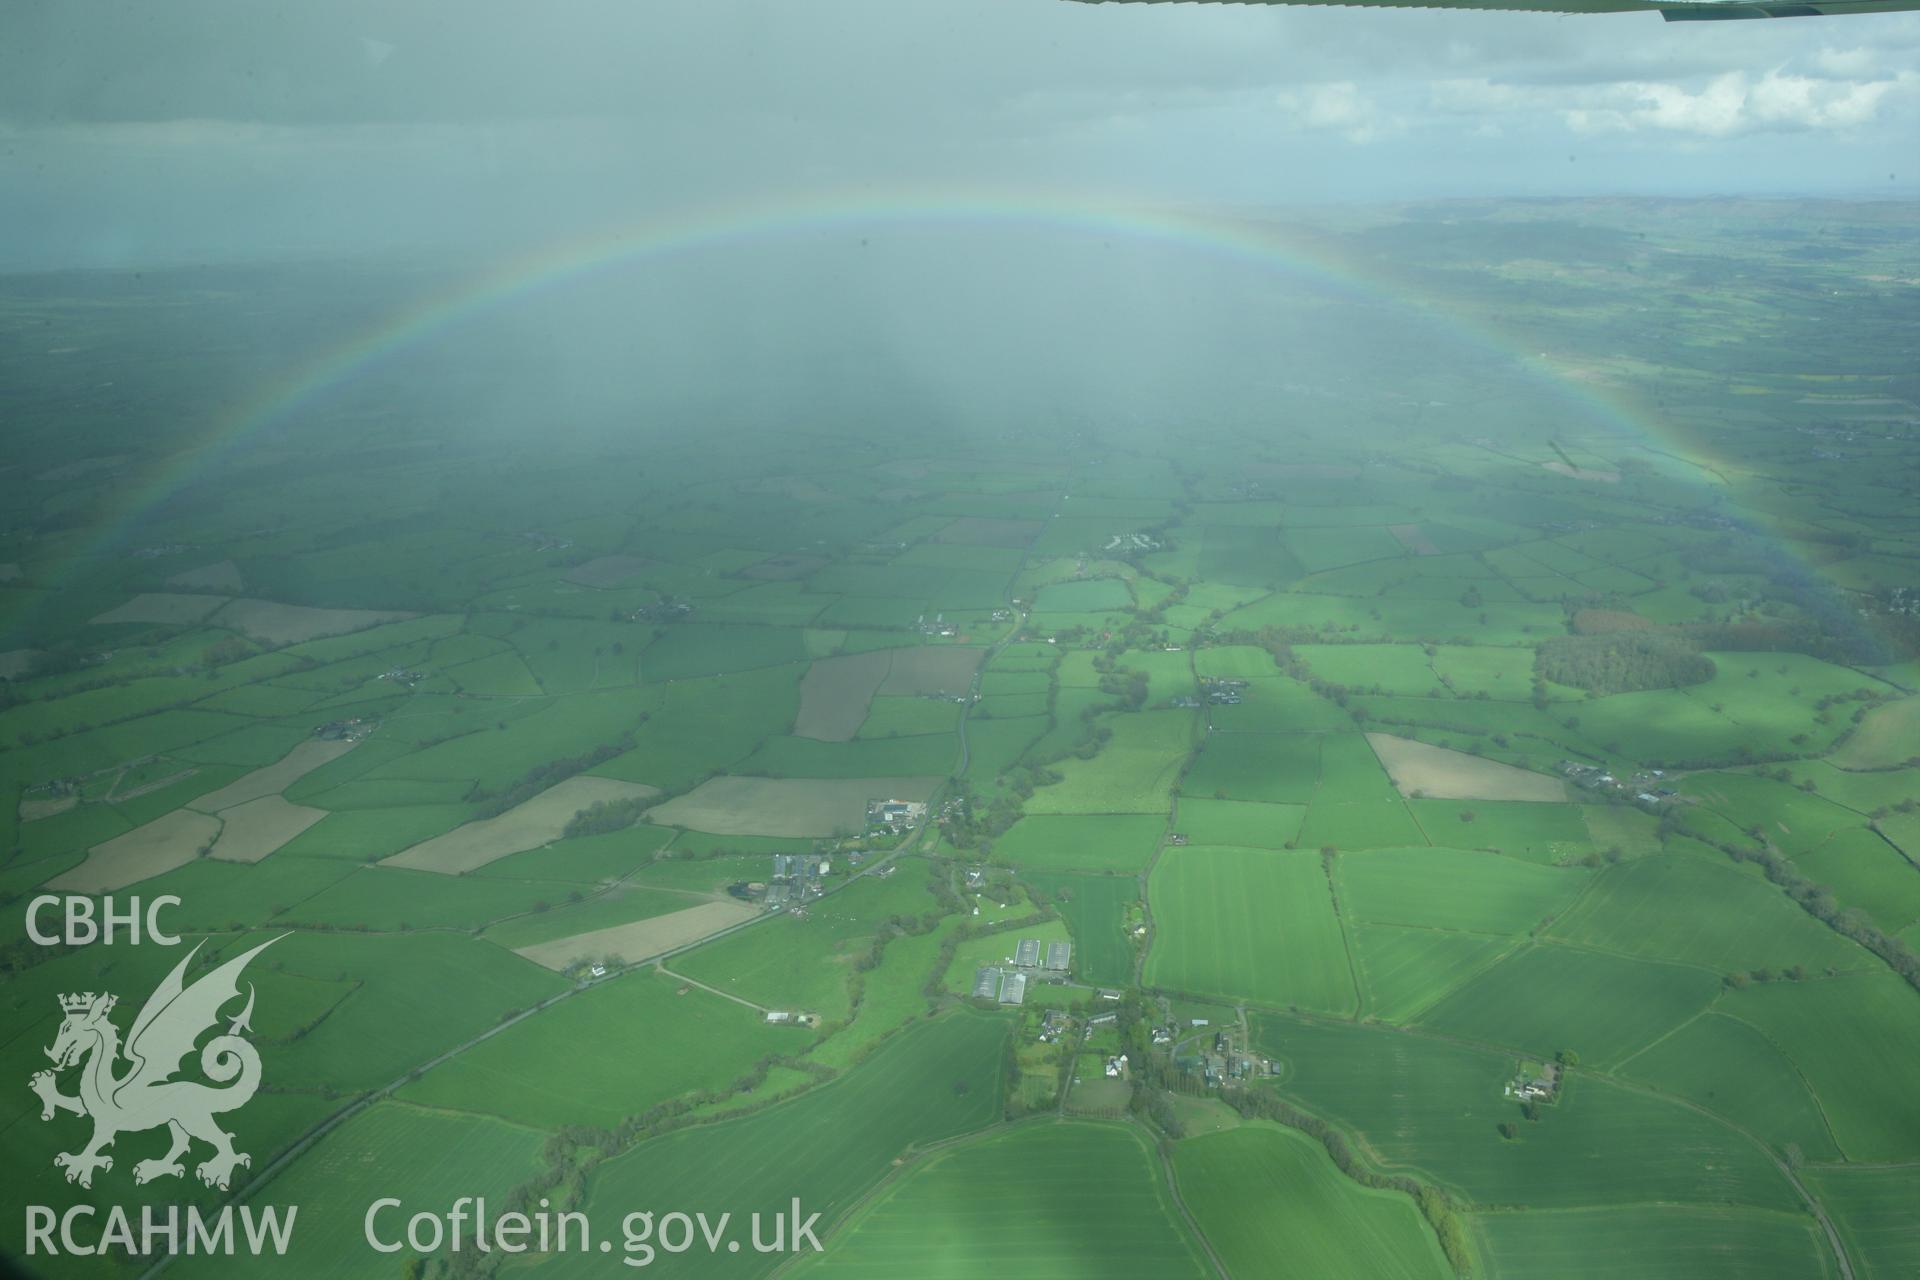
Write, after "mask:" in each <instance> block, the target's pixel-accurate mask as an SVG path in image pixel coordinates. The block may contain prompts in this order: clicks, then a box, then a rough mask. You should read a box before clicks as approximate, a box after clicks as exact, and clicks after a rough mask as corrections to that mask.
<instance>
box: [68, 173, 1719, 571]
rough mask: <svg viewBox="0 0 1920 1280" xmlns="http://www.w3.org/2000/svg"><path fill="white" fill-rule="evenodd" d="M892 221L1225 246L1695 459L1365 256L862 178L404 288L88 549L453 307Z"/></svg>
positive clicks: (211, 434)
mask: <svg viewBox="0 0 1920 1280" xmlns="http://www.w3.org/2000/svg"><path fill="white" fill-rule="evenodd" d="M903 224H904V225H918V226H942V225H950V226H956V227H964V228H977V227H983V226H984V227H992V226H1007V227H1014V228H1037V229H1053V230H1065V231H1070V232H1075V233H1081V234H1086V235H1095V236H1111V237H1116V238H1124V239H1127V240H1129V241H1132V242H1135V243H1145V244H1149V245H1159V246H1164V247H1169V248H1173V249H1177V250H1181V251H1186V252H1192V253H1196V254H1203V255H1210V256H1215V257H1224V258H1228V259H1232V260H1236V261H1239V262H1242V263H1246V264H1249V265H1252V266H1255V267H1258V268H1261V269H1264V270H1267V271H1271V272H1276V273H1280V274H1284V275H1288V276H1291V277H1293V278H1295V279H1299V280H1302V281H1304V282H1308V283H1311V284H1314V285H1317V286H1320V287H1322V288H1325V289H1328V290H1332V291H1335V292H1337V293H1341V294H1344V295H1346V296H1349V297H1357V298H1362V299H1366V300H1369V301H1377V302H1384V303H1386V304H1388V305H1391V306H1394V307H1396V308H1399V309H1401V310H1402V311H1404V312H1407V313H1409V314H1412V315H1416V316H1421V317H1424V318H1426V319H1428V320H1430V321H1432V322H1434V323H1435V324H1436V325H1438V326H1439V327H1441V328H1443V329H1444V330H1445V331H1447V332H1449V333H1450V334H1452V335H1455V336H1456V337H1458V338H1461V339H1463V340H1465V341H1467V342H1468V343H1470V344H1473V345H1478V346H1481V347H1483V348H1486V349H1488V350H1490V351H1492V352H1494V353H1495V354H1497V355H1499V356H1501V357H1503V358H1505V359H1507V360H1509V361H1511V362H1513V364H1514V366H1515V367H1518V368H1520V369H1522V370H1524V371H1525V372H1526V373H1527V374H1528V375H1529V376H1530V377H1531V378H1532V379H1533V380H1534V381H1535V382H1536V383H1538V384H1539V385H1541V386H1542V387H1543V388H1545V389H1547V390H1548V391H1550V392H1551V393H1553V394H1554V395H1556V396H1557V397H1559V398H1560V399H1561V400H1562V401H1564V402H1568V403H1570V404H1571V405H1572V406H1573V407H1574V408H1575V409H1577V410H1578V411H1579V413H1580V415H1581V417H1582V418H1584V419H1585V420H1587V421H1588V422H1590V423H1592V424H1593V425H1595V426H1600V427H1604V428H1605V429H1607V430H1608V431H1610V432H1612V433H1614V434H1623V435H1625V436H1627V437H1628V438H1630V439H1632V440H1634V441H1636V442H1638V443H1645V444H1649V445H1650V446H1652V447H1656V448H1658V450H1659V451H1660V452H1663V453H1667V454H1668V455H1669V456H1673V457H1677V458H1680V459H1681V460H1683V461H1687V462H1689V463H1693V465H1696V466H1699V465H1702V464H1700V463H1698V462H1695V460H1694V459H1693V458H1692V457H1691V456H1689V455H1687V454H1685V453H1683V452H1680V451H1677V450H1676V449H1675V448H1674V447H1672V446H1670V445H1668V444H1667V442H1665V441H1663V440H1662V439H1661V433H1660V432H1659V431H1658V430H1657V429H1656V428H1655V425H1654V424H1653V423H1652V422H1650V421H1649V420H1648V419H1647V418H1645V417H1644V416H1642V415H1641V414H1639V413H1637V412H1636V411H1634V410H1633V409H1631V408H1630V407H1629V406H1627V405H1626V404H1625V403H1624V402H1623V401H1618V400H1616V399H1614V398H1612V396H1611V394H1610V393H1608V392H1605V391H1603V390H1602V389H1600V388H1599V387H1597V386H1594V385H1590V384H1583V383H1581V382H1579V381H1577V380H1575V379H1573V378H1571V377H1568V376H1565V375H1563V374H1561V373H1560V372H1558V371H1557V370H1555V369H1554V368H1553V367H1552V366H1551V364H1549V363H1547V362H1544V361H1542V360H1540V359H1539V358H1538V357H1536V356H1534V355H1532V354H1529V353H1527V352H1525V351H1524V350H1522V349H1520V348H1519V347H1518V346H1517V345H1516V344H1515V342H1514V341H1513V340H1511V339H1509V338H1507V337H1505V336H1503V335H1501V334H1499V333H1497V332H1495V331H1494V330H1492V329H1490V328H1487V327H1485V326H1483V325H1478V324H1474V323H1472V322H1467V323H1463V317H1462V316H1461V315H1459V314H1458V313H1457V312H1453V311H1446V310H1443V309H1442V308H1441V307H1439V306H1438V305H1436V304H1434V303H1430V302H1428V301H1426V300H1423V299H1420V298H1417V297H1415V296H1412V295H1411V294H1410V293H1409V292H1408V290H1407V289H1406V288H1405V286H1404V284H1403V283H1401V282H1397V281H1392V280H1387V279H1385V278H1384V277H1377V276H1375V275H1371V274H1369V273H1368V271H1367V270H1366V269H1365V268H1364V267H1362V266H1359V265H1356V264H1354V263H1353V262H1351V261H1349V260H1347V259H1344V258H1342V257H1340V256H1338V255H1336V254H1334V253H1331V252H1328V251H1327V250H1325V249H1322V248H1318V247H1316V246H1312V245H1307V244H1304V243H1303V242H1301V241H1300V240H1299V239H1297V238H1285V237H1282V236H1281V235H1279V234H1277V233H1276V232H1275V231H1273V230H1272V229H1270V228H1263V227H1260V226H1257V225H1255V224H1253V223H1252V222H1250V221H1247V220H1243V219H1234V218H1228V217H1219V216H1204V215H1196V214H1193V213H1188V212H1181V211H1177V210H1170V209H1150V208H1141V207H1138V206H1137V205H1136V204H1134V203H1133V202H1131V201H1128V200H1126V199H1124V198H1119V197H1114V198H1103V197H1101V196H1098V195H1089V194H1088V193H1085V192H1079V191H1050V190H1042V189H1027V188H1022V189H1011V190H1002V189H988V188H981V187H974V186H968V187H930V186H912V187H884V188H883V187H876V186H862V187H855V188H849V189H842V190H831V191H820V192H815V193H811V194H801V195H795V194H790V193H789V194H782V195H780V196H778V197H774V198H769V199H760V200H753V201H744V202H738V203H733V204H723V205H710V206H703V207H697V208H689V209H685V210H682V211H680V212H677V213H671V214H666V215H661V216H658V217H652V218H647V219H643V220H640V221H636V222H627V223H621V224H617V225H614V226H611V227H606V228H602V229H599V230H596V231H593V232H591V233H588V234H585V235H580V236H576V237H573V238H570V239H565V240H561V241H557V242H555V243H552V244H549V245H546V246H543V247H541V248H539V249H537V250H535V251H533V252H530V253H527V254H524V255H521V256H518V257H515V258H511V259H509V260H507V261H505V262H502V263H501V264H499V265H497V266H495V267H493V268H492V269H490V270H487V271H485V272H483V273H480V274H478V275H475V276H471V277H467V278H464V279H462V280H461V281H459V282H458V283H457V284H455V285H453V286H452V287H450V288H447V289H444V290H442V291H440V292H438V293H435V294H432V295H429V296H426V297H424V298H420V299H416V300H414V301H413V302H411V303H410V304H408V305H407V306H405V307H403V308H401V309H399V310H396V311H395V312H394V313H392V314H391V315H389V316H387V317H386V318H385V319H383V320H381V321H380V322H379V323H376V324H374V325H371V326H369V327H367V328H365V329H363V330H361V331H359V332H357V333H355V334H353V335H351V336H350V337H348V338H346V339H344V340H342V341H339V342H336V343H334V344H332V345H330V346H327V347H324V348H322V349H320V350H318V351H315V352H313V353H312V354H310V355H308V356H307V357H306V358H305V359H303V360H299V361H296V362H293V363H291V364H290V365H289V366H288V367H287V368H286V369H285V370H284V371H283V372H282V373H281V374H280V375H279V376H278V377H276V378H273V379H271V380H268V381H267V382H265V383H264V384H262V385H261V386H260V387H258V388H257V389H256V390H254V391H253V392H252V393H251V394H250V395H247V396H244V397H242V398H241V399H240V400H238V401H237V402H236V403H235V404H233V405H232V406H231V407H229V408H228V409H227V410H226V411H225V412H223V413H220V414H218V415H215V417H214V418H213V420H212V421H211V422H210V423H209V425H208V426H207V427H206V429H205V430H203V431H202V432H200V433H199V435H198V436H197V438H195V439H193V440H192V441H191V442H190V443H189V444H188V445H187V446H186V447H185V448H183V449H182V450H180V451H179V452H177V453H176V454H174V455H173V456H171V457H170V458H169V459H168V460H167V461H166V462H165V463H163V464H162V465H160V466H158V467H156V468H155V469H154V470H153V471H152V472H151V473H150V474H148V475H147V476H146V477H144V478H143V479H142V480H141V482H140V483H138V484H137V485H136V486H135V487H134V488H133V489H132V490H131V492H130V493H129V495H128V500H127V501H126V502H125V503H124V505H123V506H122V508H121V511H120V513H119V518H118V519H117V520H115V521H112V522H109V524H108V526H107V527H106V528H105V529H103V530H101V532H100V534H99V536H98V537H97V538H96V539H95V540H94V541H93V543H92V545H91V546H90V547H89V549H88V554H99V553H100V552H102V551H103V550H105V549H106V548H107V547H108V546H109V545H111V544H112V543H114V542H115V540H116V539H118V538H119V537H121V536H122V534H123V533H125V532H126V531H127V530H129V529H131V528H132V527H134V526H135V525H137V524H138V523H139V522H140V521H141V520H142V519H143V518H144V517H145V516H147V515H148V514H149V513H150V512H152V511H153V510H154V509H155V508H156V507H158V506H159V505H160V504H162V503H163V502H165V501H166V500H167V499H168V498H169V497H171V496H173V495H174V494H176V493H178V492H179V491H180V490H181V489H182V488H184V487H185V486H186V485H187V484H188V483H189V482H190V481H191V480H192V479H194V478H195V477H196V476H197V475H198V474H200V473H202V472H203V471H204V470H206V469H207V468H209V467H211V466H212V465H213V464H215V463H217V462H218V461H219V460H220V459H221V458H222V457H223V456H225V455H226V454H228V453H229V452H230V451H231V450H233V449H234V448H235V447H236V446H237V445H238V444H240V443H241V442H244V441H245V440H247V439H248V438H249V437H251V436H252V435H254V434H255V433H256V432H258V431H259V430H261V429H262V428H263V427H265V426H267V425H268V424H270V423H274V422H277V421H280V420H282V419H284V418H285V417H287V416H288V415H289V414H292V413H294V412H295V411H297V410H298V409H299V408H300V407H301V406H302V405H305V404H307V403H309V402H311V401H312V400H314V399H315V398H316V397H318V396H320V395H322V394H323V393H325V392H326V391H327V390H329V389H330V388H333V387H336V386H339V385H342V384H344V383H347V382H349V381H351V380H352V379H353V378H354V377H355V376H356V375H358V374H360V373H362V372H363V371H365V370H367V369H368V368H370V367H371V366H374V365H376V364H378V363H379V362H381V361H383V360H385V359H387V358H389V357H391V356H393V355H395V354H396V353H399V352H403V351H405V350H407V349H408V348H411V347H414V346H416V345H418V344H420V343H422V342H424V341H426V340H427V339H429V338H431V337H433V336H435V335H438V334H440V333H442V332H443V331H445V330H447V329H448V328H450V327H451V326H454V325H456V324H458V323H460V322H461V321H463V320H466V319H468V318H471V317H474V316H477V315H480V314H483V313H486V312H488V311H491V310H494V309H496V308H499V307H503V306H507V305H510V304H512V303H513V302H515V301H516V300H519V299H522V298H526V297H528V296H530V295H533V294H536V293H539V292H542V291H546V290H551V289H555V288H558V287H561V286H564V285H565V284H567V283H569V282H571V281H576V280H580V279H583V278H586V277H588V276H591V275H592V274H594V273H596V272H601V271H605V270H608V269H611V268H614V267H619V266H625V265H630V264H633V263H635V262H638V261H641V260H644V259H649V258H658V257H665V256H669V255H674V254H681V253H687V252H690V251H696V250H700V251H711V250H715V249H724V248H727V247H729V246H733V245H745V244H751V243H757V242H763V241H767V240H771V239H778V238H782V237H796V236H802V235H807V234H812V233H818V232H832V231H848V232H855V231H859V230H862V229H866V230H872V229H877V228H881V227H897V226H900V225H903Z"/></svg>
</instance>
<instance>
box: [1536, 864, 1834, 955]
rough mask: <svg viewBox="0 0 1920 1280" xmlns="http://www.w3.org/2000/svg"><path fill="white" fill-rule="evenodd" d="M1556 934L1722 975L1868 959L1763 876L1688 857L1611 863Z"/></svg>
mask: <svg viewBox="0 0 1920 1280" xmlns="http://www.w3.org/2000/svg"><path fill="white" fill-rule="evenodd" d="M1709 904H1711V906H1712V908H1713V909H1711V910H1709V909H1707V908H1708V906H1709ZM1552 933H1553V935H1554V936H1555V937H1557V938H1564V939H1566V940H1567V941H1569V942H1575V943H1579V944H1581V945H1584V946H1591V947H1599V948H1603V949H1605V950H1607V951H1609V952H1613V953H1616V954H1620V955H1629V956H1639V957H1643V958H1645V959H1649V960H1667V961H1672V962H1674V963H1679V964H1693V965H1701V966H1704V967H1706V968H1708V969H1711V970H1713V971H1715V972H1718V973H1723V974H1724V973H1731V972H1736V971H1738V972H1746V971H1748V970H1751V969H1763V968H1765V969H1785V968H1788V967H1790V966H1792V965H1795V964H1803V965H1806V966H1807V967H1808V968H1810V969H1816V970H1818V969H1824V968H1826V967H1827V966H1828V965H1835V966H1838V967H1840V968H1842V969H1857V968H1860V967H1862V966H1864V965H1865V964H1867V963H1868V962H1869V957H1868V956H1867V953H1866V952H1864V951H1863V950H1861V949H1860V948H1859V947H1857V946H1855V945H1854V944H1853V943H1851V942H1848V941H1846V940H1845V939H1844V938H1841V937H1840V936H1839V935H1838V934H1836V933H1834V932H1833V930H1831V929H1829V928H1827V927H1826V926H1825V925H1823V924H1821V923H1820V922H1819V921H1817V920H1815V919H1813V917H1811V916H1809V915H1808V914H1807V913H1806V912H1805V911H1803V910H1801V909H1800V907H1798V906H1797V905H1795V904H1794V903H1793V902H1792V901H1791V900H1790V899H1788V898H1787V897H1786V895H1785V894H1783V893H1781V892H1780V890H1779V889H1777V888H1775V887H1774V886H1773V885H1771V884H1769V883H1768V882H1767V881H1765V880H1763V879H1761V878H1760V877H1759V876H1757V875H1754V874H1752V873H1751V872H1747V871H1742V870H1740V869H1738V868H1737V867H1735V865H1734V864H1733V863H1731V862H1726V863H1716V862H1712V861H1709V860H1708V859H1707V858H1704V857H1692V856H1687V855H1662V856H1658V857H1650V858H1639V859H1635V860H1634V861H1631V862H1623V863H1620V864H1618V865H1616V866H1612V867H1609V868H1607V869H1606V870H1605V871H1603V872H1602V873H1601V874H1600V878H1599V879H1598V881H1597V882H1595V884H1594V886H1593V889H1592V890H1591V891H1590V892H1589V893H1587V894H1586V895H1585V896H1584V897H1582V898H1581V900H1580V901H1579V902H1578V903H1577V904H1575V905H1574V906H1573V907H1572V908H1571V909H1570V910H1568V911H1567V912H1566V914H1565V915H1563V916H1562V917H1561V918H1560V919H1559V920H1558V921H1556V922H1555V923H1554V925H1553V928H1552Z"/></svg>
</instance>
